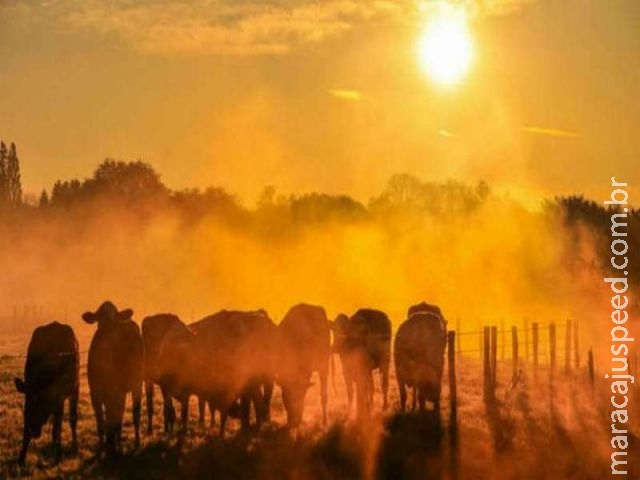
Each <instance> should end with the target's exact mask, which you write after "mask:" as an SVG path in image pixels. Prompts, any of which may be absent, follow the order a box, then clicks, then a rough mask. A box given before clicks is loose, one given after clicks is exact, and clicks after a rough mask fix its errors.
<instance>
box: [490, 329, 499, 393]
mask: <svg viewBox="0 0 640 480" xmlns="http://www.w3.org/2000/svg"><path fill="white" fill-rule="evenodd" d="M497 367H498V327H496V326H493V327H491V384H492V387H493V388H494V389H495V388H496V380H497V372H498V368H497Z"/></svg>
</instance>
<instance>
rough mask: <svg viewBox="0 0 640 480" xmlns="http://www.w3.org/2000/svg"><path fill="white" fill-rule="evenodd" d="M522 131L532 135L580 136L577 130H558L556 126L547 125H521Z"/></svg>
mask: <svg viewBox="0 0 640 480" xmlns="http://www.w3.org/2000/svg"><path fill="white" fill-rule="evenodd" d="M522 131H523V132H525V133H531V134H534V135H547V136H550V137H560V138H577V137H579V136H580V134H579V133H577V132H571V131H569V130H560V129H557V128H547V127H533V126H529V127H522Z"/></svg>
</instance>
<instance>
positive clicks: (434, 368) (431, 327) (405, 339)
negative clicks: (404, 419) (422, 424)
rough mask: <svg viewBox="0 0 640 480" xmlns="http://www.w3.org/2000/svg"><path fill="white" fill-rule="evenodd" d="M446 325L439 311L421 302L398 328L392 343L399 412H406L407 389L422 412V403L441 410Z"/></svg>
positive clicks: (410, 310) (423, 408) (414, 403)
mask: <svg viewBox="0 0 640 480" xmlns="http://www.w3.org/2000/svg"><path fill="white" fill-rule="evenodd" d="M446 331H447V324H446V321H445V320H444V318H443V316H442V312H441V311H440V308H438V307H437V306H435V305H429V304H426V303H422V304H419V305H414V306H413V307H411V308H410V309H409V318H408V319H407V320H406V321H405V322H403V323H402V325H400V328H398V332H397V334H396V338H395V343H394V361H395V367H396V378H397V380H398V388H399V390H400V409H401V410H402V411H404V410H405V407H406V402H407V387H409V388H411V387H412V388H413V408H412V409H415V406H416V401H417V403H418V404H419V408H420V410H421V411H424V410H425V402H426V401H427V400H428V401H431V402H433V404H434V411H436V412H439V411H440V389H441V380H442V370H443V368H444V350H445V346H446Z"/></svg>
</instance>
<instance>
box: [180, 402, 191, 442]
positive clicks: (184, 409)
mask: <svg viewBox="0 0 640 480" xmlns="http://www.w3.org/2000/svg"><path fill="white" fill-rule="evenodd" d="M188 421H189V395H188V394H187V395H183V396H182V398H180V424H181V430H182V434H183V435H184V434H186V433H187V423H188Z"/></svg>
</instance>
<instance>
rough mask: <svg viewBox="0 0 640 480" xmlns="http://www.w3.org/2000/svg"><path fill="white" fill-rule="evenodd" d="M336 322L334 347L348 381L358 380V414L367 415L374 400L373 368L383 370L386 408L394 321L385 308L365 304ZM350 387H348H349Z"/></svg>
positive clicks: (383, 393)
mask: <svg viewBox="0 0 640 480" xmlns="http://www.w3.org/2000/svg"><path fill="white" fill-rule="evenodd" d="M337 320H339V321H336V322H334V323H333V331H334V351H336V352H338V353H339V354H340V359H341V360H342V365H343V371H344V372H345V380H346V382H347V384H349V383H350V382H353V383H355V386H356V393H357V396H356V398H357V404H358V405H357V406H358V415H359V416H367V415H368V414H369V412H370V411H371V404H372V402H373V377H372V371H373V370H375V369H378V370H379V371H380V377H381V384H382V399H383V408H385V409H386V408H387V405H388V391H389V364H390V362H391V321H390V320H389V317H387V315H386V314H385V313H384V312H381V311H380V310H373V309H368V308H362V309H360V310H358V311H357V312H356V313H355V314H354V315H353V316H352V317H351V318H349V319H348V321H345V320H344V318H342V317H340V318H339V319H337ZM348 389H349V387H347V391H348Z"/></svg>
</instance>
